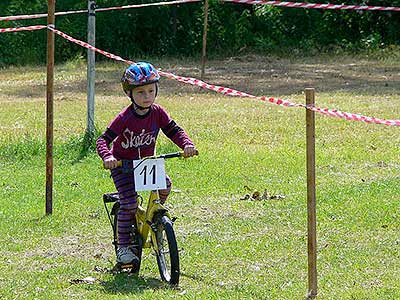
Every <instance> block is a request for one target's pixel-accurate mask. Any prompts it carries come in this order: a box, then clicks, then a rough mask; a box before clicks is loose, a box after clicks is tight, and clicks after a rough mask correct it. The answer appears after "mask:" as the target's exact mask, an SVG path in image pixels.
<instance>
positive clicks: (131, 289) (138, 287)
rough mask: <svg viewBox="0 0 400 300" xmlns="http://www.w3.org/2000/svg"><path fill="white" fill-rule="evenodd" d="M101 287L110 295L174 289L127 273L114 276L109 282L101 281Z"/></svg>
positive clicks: (159, 282) (150, 279)
mask: <svg viewBox="0 0 400 300" xmlns="http://www.w3.org/2000/svg"><path fill="white" fill-rule="evenodd" d="M101 286H102V287H103V289H104V291H105V292H107V293H110V294H141V293H143V292H144V291H145V290H157V289H164V290H168V289H171V290H173V289H174V287H171V286H170V285H169V284H167V283H165V282H163V281H161V280H159V279H156V278H145V277H141V276H137V275H129V274H127V273H118V274H115V275H114V276H113V277H112V279H111V280H109V281H102V282H101Z"/></svg>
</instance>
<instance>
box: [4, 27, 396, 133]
mask: <svg viewBox="0 0 400 300" xmlns="http://www.w3.org/2000/svg"><path fill="white" fill-rule="evenodd" d="M44 28H48V29H49V30H52V31H53V32H54V33H55V34H57V35H59V36H61V37H63V38H64V39H66V40H68V41H70V42H73V43H75V44H78V45H80V46H82V47H84V48H87V49H90V50H93V51H95V52H98V53H100V54H102V55H104V56H106V57H108V58H111V59H114V60H117V61H122V62H125V63H127V64H132V63H133V61H130V60H127V59H124V58H122V57H120V56H118V55H115V54H112V53H110V52H107V51H104V50H100V49H98V48H95V47H93V46H92V45H89V44H88V43H86V42H83V41H81V40H78V39H75V38H73V37H71V36H69V35H68V34H66V33H64V32H62V31H60V30H57V29H55V28H54V26H52V25H49V26H47V27H46V26H42V25H38V26H28V27H19V28H3V30H5V31H1V29H0V32H12V31H22V30H39V29H44ZM159 73H160V75H162V76H164V77H167V78H170V79H174V80H177V81H179V82H182V83H186V84H191V85H194V86H198V87H201V88H203V89H208V90H212V91H214V92H217V93H221V94H224V95H228V96H236V97H247V98H253V99H258V100H261V101H263V102H269V103H272V104H275V105H280V106H286V107H303V108H306V109H309V110H312V111H314V112H317V113H320V114H323V115H326V116H330V117H335V118H341V119H345V120H352V121H360V122H365V123H374V124H384V125H388V126H400V120H386V119H380V118H375V117H368V116H363V115H359V114H354V113H349V112H342V111H339V110H337V109H330V108H320V107H316V106H308V105H304V104H298V103H294V102H291V101H288V100H283V99H276V98H272V97H271V98H267V97H265V96H261V97H257V96H254V95H251V94H248V93H245V92H242V91H238V90H235V89H232V88H228V87H223V86H218V85H213V84H209V83H207V82H204V81H202V80H199V79H196V78H192V77H184V76H179V75H175V74H172V73H168V72H164V71H161V70H160V71H159Z"/></svg>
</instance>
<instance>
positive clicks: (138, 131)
mask: <svg viewBox="0 0 400 300" xmlns="http://www.w3.org/2000/svg"><path fill="white" fill-rule="evenodd" d="M160 129H161V130H162V131H163V133H164V134H165V135H166V136H167V137H168V138H170V139H171V140H172V141H173V142H174V143H175V144H176V145H177V146H178V147H179V148H181V149H183V148H184V147H185V146H187V145H193V142H192V140H191V139H190V138H189V136H188V135H187V134H186V132H185V131H184V130H183V129H182V128H181V127H179V126H178V125H177V124H176V123H175V121H174V120H172V119H171V117H170V116H169V115H168V113H167V112H166V111H165V109H164V108H163V107H161V106H160V105H158V104H153V105H152V106H151V107H150V110H149V112H148V113H146V114H145V115H143V116H141V115H139V114H137V113H136V112H135V111H134V110H133V108H132V105H130V106H128V107H126V108H125V109H123V110H122V111H121V112H120V113H119V114H118V115H117V116H116V117H115V119H114V120H112V121H111V123H110V124H109V125H108V127H107V130H106V131H105V132H104V133H103V134H102V135H101V136H100V137H99V138H98V139H97V142H96V146H97V153H98V154H99V156H100V157H101V158H102V159H103V160H104V159H106V158H108V157H110V156H111V155H113V156H114V157H115V158H116V159H118V160H121V159H139V158H142V157H145V156H151V155H154V154H155V153H154V152H155V151H154V150H155V145H156V140H157V136H158V133H159V131H160ZM111 143H112V147H111V149H110V144H111Z"/></svg>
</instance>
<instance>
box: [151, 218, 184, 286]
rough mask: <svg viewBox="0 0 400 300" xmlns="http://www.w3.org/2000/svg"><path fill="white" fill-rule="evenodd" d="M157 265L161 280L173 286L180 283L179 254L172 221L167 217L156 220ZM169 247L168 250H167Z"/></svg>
mask: <svg viewBox="0 0 400 300" xmlns="http://www.w3.org/2000/svg"><path fill="white" fill-rule="evenodd" d="M155 236H156V243H157V246H158V253H156V257H157V265H158V270H159V271H160V276H161V279H162V280H163V281H165V282H168V283H169V284H171V285H178V283H179V275H180V270H179V252H178V245H177V242H176V236H175V232H174V228H173V226H172V221H171V220H170V219H169V218H168V217H167V216H159V217H157V218H156V232H155ZM167 247H168V248H167Z"/></svg>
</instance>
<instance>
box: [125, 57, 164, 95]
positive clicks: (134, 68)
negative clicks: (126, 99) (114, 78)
mask: <svg viewBox="0 0 400 300" xmlns="http://www.w3.org/2000/svg"><path fill="white" fill-rule="evenodd" d="M159 80H160V75H159V74H158V72H157V70H156V68H154V66H153V65H152V64H150V63H148V62H138V63H134V64H131V65H130V66H129V67H128V68H127V69H126V70H125V72H124V75H123V76H122V78H121V82H122V88H123V90H124V91H125V92H127V91H130V90H132V89H134V88H135V87H138V86H142V85H146V84H150V83H154V82H158V81H159Z"/></svg>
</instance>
